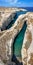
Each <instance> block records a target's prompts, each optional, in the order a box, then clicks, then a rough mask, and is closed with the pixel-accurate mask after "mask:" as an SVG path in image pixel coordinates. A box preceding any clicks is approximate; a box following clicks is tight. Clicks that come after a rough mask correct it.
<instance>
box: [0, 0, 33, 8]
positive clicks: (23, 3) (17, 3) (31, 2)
mask: <svg viewBox="0 0 33 65" xmlns="http://www.w3.org/2000/svg"><path fill="white" fill-rule="evenodd" d="M0 6H4V7H33V0H0Z"/></svg>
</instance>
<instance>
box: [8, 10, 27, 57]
mask: <svg viewBox="0 0 33 65" xmlns="http://www.w3.org/2000/svg"><path fill="white" fill-rule="evenodd" d="M26 12H27V11H18V12H17V16H16V17H15V20H14V21H12V23H10V24H9V26H7V29H9V28H10V27H12V25H13V24H14V23H15V21H16V19H17V18H18V16H19V15H21V14H26ZM26 27H27V25H26V22H25V23H24V25H23V28H22V30H21V31H20V32H19V34H18V35H17V37H16V38H15V40H14V43H13V44H14V45H13V51H14V52H13V54H14V55H15V56H16V57H21V48H22V44H23V39H24V34H25V31H26Z"/></svg>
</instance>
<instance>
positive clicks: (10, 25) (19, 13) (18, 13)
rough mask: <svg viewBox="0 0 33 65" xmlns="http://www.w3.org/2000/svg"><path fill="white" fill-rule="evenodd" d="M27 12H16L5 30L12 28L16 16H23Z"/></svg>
mask: <svg viewBox="0 0 33 65" xmlns="http://www.w3.org/2000/svg"><path fill="white" fill-rule="evenodd" d="M26 12H27V11H16V15H15V17H14V20H12V21H11V22H10V24H9V25H8V26H7V27H6V29H9V28H10V27H12V26H13V24H14V23H15V21H16V20H17V18H18V16H19V15H21V14H25V13H26Z"/></svg>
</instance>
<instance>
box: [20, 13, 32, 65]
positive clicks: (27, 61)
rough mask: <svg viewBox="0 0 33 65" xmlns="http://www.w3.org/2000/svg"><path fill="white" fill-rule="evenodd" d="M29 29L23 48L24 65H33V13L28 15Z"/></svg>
mask: <svg viewBox="0 0 33 65" xmlns="http://www.w3.org/2000/svg"><path fill="white" fill-rule="evenodd" d="M27 14H28V16H27V18H28V19H27V22H26V23H27V29H26V32H25V36H24V40H23V46H22V50H21V53H22V62H23V65H33V13H27Z"/></svg>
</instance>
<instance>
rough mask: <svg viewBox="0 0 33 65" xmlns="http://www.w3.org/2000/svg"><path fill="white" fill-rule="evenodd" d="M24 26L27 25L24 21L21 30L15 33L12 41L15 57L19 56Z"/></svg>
mask: <svg viewBox="0 0 33 65" xmlns="http://www.w3.org/2000/svg"><path fill="white" fill-rule="evenodd" d="M26 27H27V25H26V22H25V23H24V25H23V28H22V30H21V31H20V33H19V34H18V35H17V37H16V38H15V41H14V54H15V56H17V57H21V48H22V44H23V39H24V34H25V31H26Z"/></svg>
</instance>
